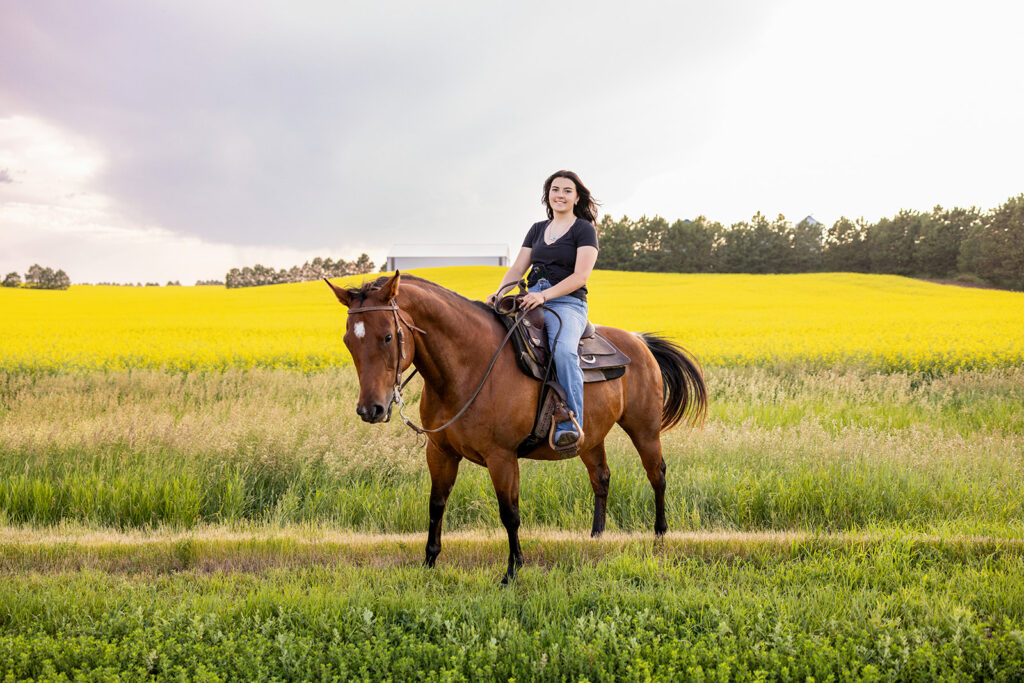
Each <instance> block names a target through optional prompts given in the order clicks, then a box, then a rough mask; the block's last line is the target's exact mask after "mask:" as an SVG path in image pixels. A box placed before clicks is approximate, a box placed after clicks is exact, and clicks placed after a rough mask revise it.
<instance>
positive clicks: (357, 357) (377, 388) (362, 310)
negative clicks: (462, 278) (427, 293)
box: [324, 272, 414, 422]
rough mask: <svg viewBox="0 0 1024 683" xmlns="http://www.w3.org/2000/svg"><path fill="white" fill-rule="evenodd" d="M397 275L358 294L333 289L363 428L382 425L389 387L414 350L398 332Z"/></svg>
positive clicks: (390, 394)
mask: <svg viewBox="0 0 1024 683" xmlns="http://www.w3.org/2000/svg"><path fill="white" fill-rule="evenodd" d="M399 280H400V275H399V273H398V272H395V274H394V275H393V276H392V277H391V278H389V279H388V280H387V281H386V282H384V283H383V284H381V285H379V286H378V285H376V283H375V284H371V285H364V286H363V287H362V288H361V289H357V290H356V289H345V288H343V287H335V286H334V285H333V284H331V282H330V281H328V280H327V278H324V281H325V282H327V284H328V285H329V286H330V288H331V289H332V290H334V294H335V296H337V297H338V301H340V302H341V303H343V304H344V305H345V306H347V307H348V323H347V327H346V329H345V338H344V341H345V346H347V347H348V350H349V352H350V353H351V354H352V360H353V361H354V362H355V364H356V372H357V373H358V374H359V400H358V402H357V403H356V412H357V413H358V414H359V417H361V418H363V420H365V421H366V422H387V421H388V420H390V419H391V406H392V405H393V403H394V398H395V386H396V384H397V382H398V381H399V380H400V378H401V375H402V372H404V371H405V370H406V369H407V368H408V367H409V366H410V365H411V364H412V357H413V347H414V344H413V342H412V338H411V336H412V335H411V330H408V329H403V327H404V325H403V322H402V321H400V316H401V313H400V312H399V310H398V302H397V301H396V297H397V296H398V283H399Z"/></svg>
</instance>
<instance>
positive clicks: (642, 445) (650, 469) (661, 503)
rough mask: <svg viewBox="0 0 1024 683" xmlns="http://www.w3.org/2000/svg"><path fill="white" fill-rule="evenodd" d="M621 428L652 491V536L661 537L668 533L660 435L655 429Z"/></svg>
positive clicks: (663, 463)
mask: <svg viewBox="0 0 1024 683" xmlns="http://www.w3.org/2000/svg"><path fill="white" fill-rule="evenodd" d="M622 427H623V429H625V430H626V433H627V434H628V435H629V438H630V440H632V442H633V445H634V446H635V447H636V450H637V452H638V453H639V454H640V461H641V462H643V464H644V469H645V470H646V471H647V479H648V480H650V482H651V488H653V489H654V534H655V535H656V536H662V535H664V533H665V532H666V531H668V522H667V521H666V520H665V460H664V458H662V457H661V435H660V434H659V432H658V430H657V429H656V428H655V429H653V430H652V429H650V428H648V429H634V428H631V426H630V425H627V424H623V425H622Z"/></svg>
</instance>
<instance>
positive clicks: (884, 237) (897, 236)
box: [867, 209, 931, 275]
mask: <svg viewBox="0 0 1024 683" xmlns="http://www.w3.org/2000/svg"><path fill="white" fill-rule="evenodd" d="M930 220H931V214H925V215H922V214H919V213H918V212H916V211H907V210H906V209H904V210H902V211H900V212H899V213H898V214H896V215H895V216H894V217H893V218H892V219H891V220H890V219H888V218H883V219H882V220H880V221H878V223H877V224H876V225H875V227H874V228H873V229H872V230H870V231H869V232H868V240H867V242H868V254H869V255H870V256H871V272H873V273H892V274H895V275H914V274H915V273H914V247H915V245H916V243H917V242H918V241H919V237H920V235H921V233H922V231H923V229H924V228H923V226H924V224H925V223H927V222H928V221H930Z"/></svg>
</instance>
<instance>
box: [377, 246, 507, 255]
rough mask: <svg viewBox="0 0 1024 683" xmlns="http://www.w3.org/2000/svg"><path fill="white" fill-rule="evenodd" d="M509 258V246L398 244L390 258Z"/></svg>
mask: <svg viewBox="0 0 1024 683" xmlns="http://www.w3.org/2000/svg"><path fill="white" fill-rule="evenodd" d="M452 256H456V257H466V256H486V257H499V256H504V257H506V258H507V257H508V245H507V244H396V245H395V246H393V247H391V251H389V252H388V258H389V259H390V258H409V257H441V258H444V257H452Z"/></svg>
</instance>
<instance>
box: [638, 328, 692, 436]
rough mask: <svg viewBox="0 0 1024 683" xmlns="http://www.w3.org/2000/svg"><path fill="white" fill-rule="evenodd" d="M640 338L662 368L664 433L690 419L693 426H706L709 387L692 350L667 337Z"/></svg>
mask: <svg viewBox="0 0 1024 683" xmlns="http://www.w3.org/2000/svg"><path fill="white" fill-rule="evenodd" d="M640 338H641V339H643V340H644V343H645V344H647V348H648V349H650V350H651V353H653V354H654V359H655V360H657V361H658V367H659V368H661V379H662V397H663V398H662V400H663V405H662V409H661V431H663V432H664V431H666V430H668V429H672V427H675V426H676V425H677V424H679V423H680V422H681V421H682V420H683V419H684V418H687V417H688V418H689V420H690V424H691V425H694V424H698V423H703V422H704V418H705V417H707V413H708V387H707V385H706V384H705V383H704V371H703V370H701V367H700V363H698V362H697V359H696V358H694V357H693V355H692V354H691V353H690V352H689V351H687V350H686V349H684V348H682V347H681V346H678V345H677V344H674V343H672V342H670V341H669V340H667V339H665V338H664V337H659V336H658V335H655V334H648V333H644V334H641V335H640Z"/></svg>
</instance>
